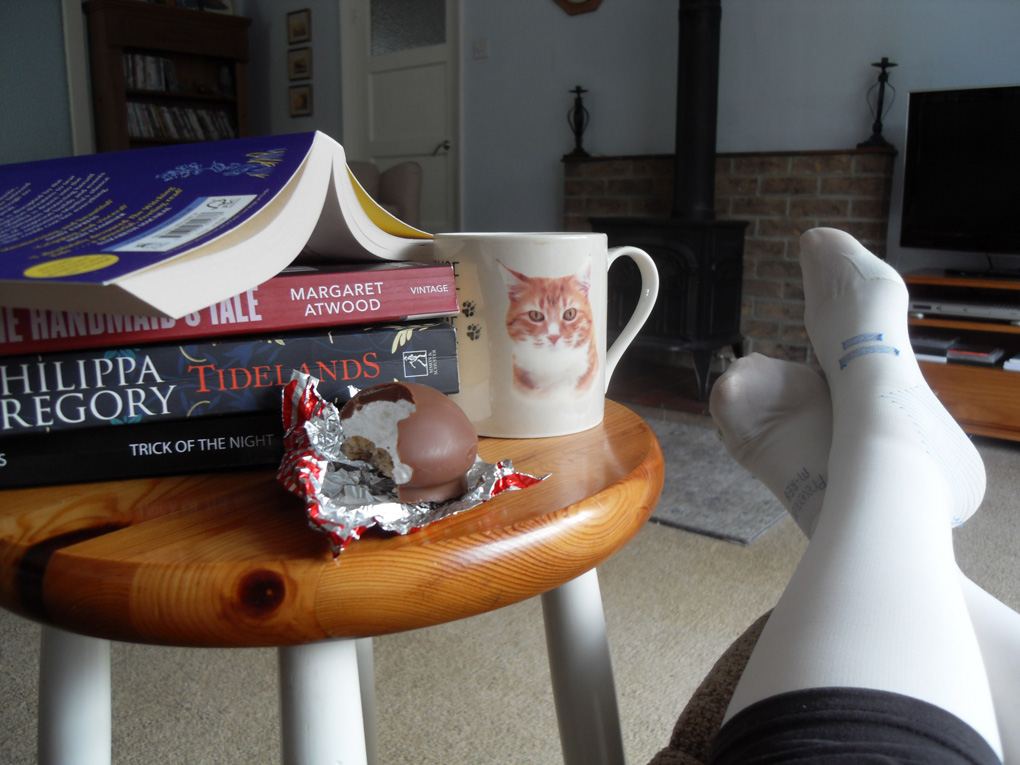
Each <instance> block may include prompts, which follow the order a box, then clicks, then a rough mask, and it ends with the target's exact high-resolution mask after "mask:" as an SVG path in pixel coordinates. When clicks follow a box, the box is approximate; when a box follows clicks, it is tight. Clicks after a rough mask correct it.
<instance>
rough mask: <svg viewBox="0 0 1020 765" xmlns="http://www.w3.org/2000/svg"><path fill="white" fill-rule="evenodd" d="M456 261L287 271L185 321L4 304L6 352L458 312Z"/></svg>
mask: <svg viewBox="0 0 1020 765" xmlns="http://www.w3.org/2000/svg"><path fill="white" fill-rule="evenodd" d="M457 310H458V309H457V294H456V289H455V286H454V279H453V269H452V268H451V267H450V266H422V267H421V268H417V267H414V268H388V269H386V268H380V269H371V270H358V271H352V270H335V271H334V270H311V271H308V272H295V273H285V274H283V275H280V276H277V277H275V278H273V279H270V280H269V281H267V282H265V283H263V284H262V285H260V286H259V287H257V288H255V289H252V290H248V291H247V292H244V293H242V294H240V295H235V296H234V297H232V298H230V299H229V300H224V301H221V302H219V303H216V304H214V305H212V306H210V307H208V308H205V309H203V310H201V311H196V312H195V313H191V314H189V315H187V316H185V317H183V318H182V319H165V318H159V317H154V316H117V315H112V314H101V313H84V312H82V311H54V310H40V309H27V308H11V307H5V308H2V309H0V356H9V355H14V354H21V353H46V352H50V351H60V350H72V349H82V348H109V347H111V346H116V345H119V344H123V343H130V344H135V343H151V342H162V341H166V340H177V339H192V338H202V337H225V336H230V335H238V334H253V333H255V332H287V331H289V330H295V329H311V328H314V327H336V326H351V325H362V324H377V323H380V322H391V321H402V320H405V319H408V318H412V317H413V318H415V319H424V318H435V317H440V316H452V315H454V314H456V313H457Z"/></svg>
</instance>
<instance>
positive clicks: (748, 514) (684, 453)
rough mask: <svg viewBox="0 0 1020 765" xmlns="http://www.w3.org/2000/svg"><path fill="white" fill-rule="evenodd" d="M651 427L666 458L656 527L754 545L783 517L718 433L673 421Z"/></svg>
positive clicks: (772, 500)
mask: <svg viewBox="0 0 1020 765" xmlns="http://www.w3.org/2000/svg"><path fill="white" fill-rule="evenodd" d="M648 424H649V425H651V427H652V430H653V431H655V435H656V436H657V437H658V439H659V443H660V444H661V445H662V452H663V454H664V455H665V457H666V480H665V483H664V485H663V487H662V498H661V499H660V500H659V504H658V506H657V507H656V508H655V512H654V513H653V515H652V520H653V521H656V522H658V523H662V524H665V525H667V526H673V527H674V528H678V529H683V530H685V531H693V532H695V533H697V534H705V535H706V536H710V537H715V538H717V539H725V540H726V541H729V542H735V543H737V544H741V545H749V544H751V543H752V542H753V541H754V540H755V539H757V538H758V537H760V536H761V535H762V534H764V533H765V532H766V531H768V530H769V529H770V528H772V526H773V525H774V524H775V523H776V522H778V521H779V520H780V519H781V518H782V517H783V515H784V514H785V512H786V510H784V509H783V506H782V505H781V504H779V501H778V500H777V499H776V498H775V497H773V496H772V493H771V492H770V491H769V490H768V489H767V488H766V487H765V485H764V484H763V483H761V482H760V481H759V480H758V479H757V478H755V477H754V476H752V475H751V474H750V473H748V472H747V471H746V470H744V468H742V467H740V465H738V464H737V463H736V462H735V461H734V460H733V458H732V457H730V455H729V454H727V453H726V447H725V446H723V443H722V441H720V440H719V437H718V435H717V434H716V431H715V429H714V428H702V427H698V426H696V425H688V424H686V423H683V422H674V421H671V420H649V423H648Z"/></svg>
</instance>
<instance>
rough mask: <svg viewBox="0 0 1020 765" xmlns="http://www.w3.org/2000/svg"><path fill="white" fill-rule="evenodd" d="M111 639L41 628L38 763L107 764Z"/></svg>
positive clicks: (109, 741) (109, 729)
mask: <svg viewBox="0 0 1020 765" xmlns="http://www.w3.org/2000/svg"><path fill="white" fill-rule="evenodd" d="M112 730H113V726H112V713H111V711H110V641H109V640H101V639H99V638H92V637H85V636H84V635H76V634H74V633H72V632H64V631H63V630H59V629H57V628H56V627H48V626H45V625H44V626H43V628H42V646H41V657H40V662H39V742H38V745H39V753H38V759H39V762H40V763H41V764H42V765H58V764H59V765H63V764H64V763H67V764H68V765H71V764H73V765H78V764H79V763H80V764H81V765H109V764H110V762H111V754H110V746H111V736H112Z"/></svg>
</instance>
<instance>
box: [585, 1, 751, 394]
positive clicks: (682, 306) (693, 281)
mask: <svg viewBox="0 0 1020 765" xmlns="http://www.w3.org/2000/svg"><path fill="white" fill-rule="evenodd" d="M721 16H722V9H721V7H720V4H719V0H680V41H679V42H680V50H679V58H678V64H679V69H678V76H677V110H676V111H677V118H676V154H675V159H674V163H675V167H674V170H675V172H674V183H673V209H672V212H671V215H670V217H668V218H628V217H621V218H592V219H591V225H592V229H593V230H594V231H601V232H604V233H605V234H606V235H607V236H608V238H609V244H610V246H614V247H615V246H619V245H625V244H629V245H633V246H635V247H640V248H642V249H643V250H646V251H647V252H648V254H649V255H651V256H652V259H653V260H654V261H655V264H656V267H657V268H658V269H659V278H660V286H659V297H658V300H657V301H656V305H655V308H654V309H653V311H652V314H651V316H649V318H648V321H647V322H646V323H645V326H644V327H643V328H642V330H641V332H640V333H639V334H638V336H637V338H635V340H634V343H633V344H632V345H633V346H636V347H637V346H644V347H651V348H659V349H662V350H668V351H690V352H691V355H692V358H693V361H694V371H695V374H696V375H697V378H698V394H699V396H700V397H701V399H702V400H704V399H705V398H707V396H708V387H709V369H710V366H711V361H712V353H713V352H714V351H715V350H716V349H718V348H722V347H725V346H730V347H732V348H733V351H734V353H735V354H736V355H737V356H740V355H742V353H743V337H742V335H741V334H740V306H741V296H742V288H743V260H744V230H745V229H746V227H747V222H746V221H733V220H725V221H720V220H716V219H715V138H716V112H717V105H718V82H719V22H720V18H721ZM613 270H614V273H613V278H612V280H610V294H609V303H610V304H609V334H610V336H613V335H614V334H616V333H619V332H620V331H621V330H622V329H623V326H624V324H625V323H626V319H627V317H629V316H630V314H631V313H632V312H633V308H634V306H635V305H636V303H637V290H638V287H639V285H640V283H641V280H640V276H639V275H638V272H637V267H636V266H634V265H633V264H632V263H630V262H629V261H627V260H625V259H621V260H620V261H618V263H617V264H615V265H614V266H613Z"/></svg>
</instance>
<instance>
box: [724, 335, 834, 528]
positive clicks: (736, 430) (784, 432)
mask: <svg viewBox="0 0 1020 765" xmlns="http://www.w3.org/2000/svg"><path fill="white" fill-rule="evenodd" d="M708 406H709V411H710V412H711V414H712V418H713V419H714V420H715V424H716V426H717V427H718V428H719V435H720V437H721V439H722V442H723V443H724V444H725V445H726V450H727V451H728V452H729V453H730V456H731V457H733V459H735V460H736V461H737V462H738V463H739V464H740V465H741V466H742V467H744V468H745V469H746V470H748V471H749V472H750V473H751V474H752V475H754V476H755V477H756V478H757V479H758V480H760V481H761V482H762V483H764V484H765V485H766V486H767V487H768V488H769V490H770V491H771V492H772V493H773V494H774V495H775V496H776V498H777V499H779V501H780V502H782V503H783V506H784V507H785V508H786V509H787V510H788V511H789V513H790V515H792V516H793V519H794V520H795V521H796V522H797V525H798V526H800V528H801V530H802V531H803V532H804V534H806V535H807V536H808V537H810V536H811V532H812V531H813V530H814V527H815V521H816V520H817V518H818V511H819V510H821V507H822V497H823V496H824V490H825V481H826V476H827V475H828V466H827V463H828V461H829V447H830V446H832V402H831V401H830V399H829V387H828V386H827V385H826V384H825V380H824V379H823V378H822V376H821V375H819V374H818V373H817V372H815V371H813V370H812V369H810V368H808V367H807V366H805V365H803V364H794V363H792V362H789V361H780V360H778V359H772V358H769V357H768V356H762V355H761V354H759V353H752V354H750V355H749V356H745V357H743V358H739V359H737V360H736V361H734V362H733V363H732V364H731V365H730V366H729V367H728V368H727V369H726V371H725V372H723V374H722V376H721V377H720V378H719V379H718V380H716V382H715V385H713V386H712V394H711V396H710V397H709V402H708Z"/></svg>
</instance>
